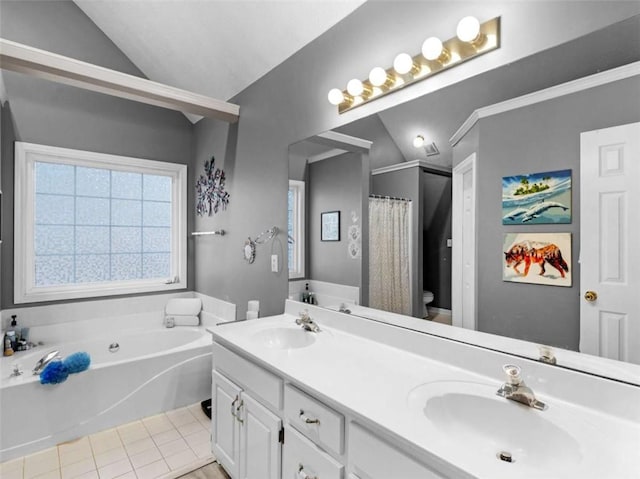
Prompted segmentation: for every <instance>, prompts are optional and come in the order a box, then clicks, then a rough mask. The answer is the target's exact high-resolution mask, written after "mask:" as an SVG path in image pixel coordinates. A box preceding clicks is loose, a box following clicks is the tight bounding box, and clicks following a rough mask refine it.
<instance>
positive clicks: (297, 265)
mask: <svg viewBox="0 0 640 479" xmlns="http://www.w3.org/2000/svg"><path fill="white" fill-rule="evenodd" d="M291 190H293V191H294V210H293V215H294V219H293V229H294V234H293V239H294V240H295V242H294V243H293V245H292V246H293V262H294V265H293V266H294V268H293V269H292V268H291V265H288V266H289V279H300V278H304V277H305V276H304V274H305V273H304V270H305V267H304V266H305V242H306V238H305V182H304V181H300V180H289V190H288V191H291ZM288 202H289V201H288V192H287V210H288ZM287 257H288V255H287Z"/></svg>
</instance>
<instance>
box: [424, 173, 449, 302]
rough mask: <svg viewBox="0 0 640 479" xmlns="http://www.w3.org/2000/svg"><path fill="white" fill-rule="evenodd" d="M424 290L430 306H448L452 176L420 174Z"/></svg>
mask: <svg viewBox="0 0 640 479" xmlns="http://www.w3.org/2000/svg"><path fill="white" fill-rule="evenodd" d="M422 188H423V199H422V207H423V215H422V216H423V230H424V232H423V242H422V246H423V265H424V266H423V272H422V279H423V285H422V288H423V289H424V290H428V291H431V292H432V293H433V296H434V299H433V303H431V304H430V306H436V307H438V308H444V309H451V248H450V247H448V246H447V239H449V238H451V176H449V175H447V176H445V175H438V174H435V173H429V172H423V173H422Z"/></svg>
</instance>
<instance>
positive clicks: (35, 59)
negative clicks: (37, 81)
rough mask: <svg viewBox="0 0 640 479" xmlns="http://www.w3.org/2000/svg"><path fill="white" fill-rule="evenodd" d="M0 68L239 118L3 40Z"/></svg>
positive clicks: (230, 110) (177, 92) (185, 94)
mask: <svg viewBox="0 0 640 479" xmlns="http://www.w3.org/2000/svg"><path fill="white" fill-rule="evenodd" d="M0 66H1V68H2V69H4V70H11V71H14V72H18V73H23V74H26V75H31V76H34V77H38V78H44V79H47V80H51V81H55V82H58V83H62V84H66V85H72V86H75V87H78V88H83V89H85V90H91V91H96V92H100V93H105V94H107V95H111V96H115V97H119V98H126V99H129V100H134V101H137V102H141V103H146V104H149V105H155V106H159V107H162V108H168V109H170V110H177V111H181V112H183V113H191V114H195V115H202V116H206V117H211V118H217V119H219V120H223V121H226V122H229V123H235V122H237V121H238V119H239V117H240V107H239V106H238V105H234V104H232V103H227V102H225V101H222V100H217V99H215V98H211V97H208V96H205V95H200V94H198V93H193V92H190V91H187V90H182V89H180V88H175V87H172V86H168V85H164V84H162V83H157V82H154V81H151V80H147V79H146V78H141V77H137V76H134V75H129V74H127V73H122V72H118V71H115V70H111V69H109V68H104V67H101V66H98V65H93V64H91V63H87V62H83V61H80V60H76V59H74V58H69V57H65V56H63V55H58V54H56V53H51V52H48V51H46V50H40V49H38V48H33V47H30V46H27V45H23V44H20V43H16V42H12V41H10V40H5V39H3V38H0Z"/></svg>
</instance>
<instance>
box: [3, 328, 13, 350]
mask: <svg viewBox="0 0 640 479" xmlns="http://www.w3.org/2000/svg"><path fill="white" fill-rule="evenodd" d="M3 343H4V344H3V348H2V350H3V353H2V354H3V355H4V356H13V348H12V347H11V338H10V337H9V331H7V332H6V333H5V335H4V340H3Z"/></svg>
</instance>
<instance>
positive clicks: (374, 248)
mask: <svg viewBox="0 0 640 479" xmlns="http://www.w3.org/2000/svg"><path fill="white" fill-rule="evenodd" d="M410 221H411V201H407V200H398V199H392V198H373V197H370V198H369V306H370V307H371V308H376V309H382V310H384V311H390V312H393V313H399V314H406V315H411V279H410V261H409V258H410V255H411V251H410V235H409V225H410Z"/></svg>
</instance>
